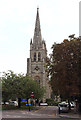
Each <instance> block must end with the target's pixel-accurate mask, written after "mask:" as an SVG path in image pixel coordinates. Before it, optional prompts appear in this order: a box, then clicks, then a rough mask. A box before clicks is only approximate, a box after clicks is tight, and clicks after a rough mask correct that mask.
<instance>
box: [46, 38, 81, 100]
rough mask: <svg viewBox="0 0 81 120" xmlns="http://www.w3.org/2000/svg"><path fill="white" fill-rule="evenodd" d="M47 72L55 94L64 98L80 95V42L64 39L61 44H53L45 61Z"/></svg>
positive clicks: (75, 39)
mask: <svg viewBox="0 0 81 120" xmlns="http://www.w3.org/2000/svg"><path fill="white" fill-rule="evenodd" d="M47 71H48V73H49V75H50V79H51V82H50V83H51V86H52V89H53V91H54V93H55V94H60V95H61V96H63V97H64V98H71V97H72V96H75V97H76V96H77V97H78V96H80V94H81V40H80V39H79V38H71V39H70V40H68V39H65V40H64V41H63V42H62V43H60V44H56V43H54V44H53V46H52V54H51V55H50V59H47Z"/></svg>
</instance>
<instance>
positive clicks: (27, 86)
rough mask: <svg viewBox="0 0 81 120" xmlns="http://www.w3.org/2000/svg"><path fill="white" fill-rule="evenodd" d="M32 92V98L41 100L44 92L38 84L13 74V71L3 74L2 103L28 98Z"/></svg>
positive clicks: (21, 75) (30, 79)
mask: <svg viewBox="0 0 81 120" xmlns="http://www.w3.org/2000/svg"><path fill="white" fill-rule="evenodd" d="M32 92H34V98H37V99H38V98H42V97H43V95H44V92H45V89H44V88H40V86H39V84H38V83H37V82H36V81H34V80H32V78H30V77H29V76H24V75H23V74H18V75H17V74H15V73H14V72H13V71H8V72H4V73H3V77H2V99H3V101H8V100H9V99H11V100H16V99H17V98H30V97H31V93H32Z"/></svg>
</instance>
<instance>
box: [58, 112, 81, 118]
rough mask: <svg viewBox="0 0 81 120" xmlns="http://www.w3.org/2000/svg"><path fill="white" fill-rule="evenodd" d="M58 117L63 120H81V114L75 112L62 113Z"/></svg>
mask: <svg viewBox="0 0 81 120" xmlns="http://www.w3.org/2000/svg"><path fill="white" fill-rule="evenodd" d="M58 116H59V117H61V118H72V119H73V118H74V119H75V118H76V119H80V120H81V114H79V113H78V112H75V111H74V110H71V111H70V112H69V113H60V114H59V115H58Z"/></svg>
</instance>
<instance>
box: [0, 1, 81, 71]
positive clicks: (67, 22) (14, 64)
mask: <svg viewBox="0 0 81 120" xmlns="http://www.w3.org/2000/svg"><path fill="white" fill-rule="evenodd" d="M79 1H80V0H0V72H3V71H5V72H6V71H7V70H12V71H14V72H15V73H21V72H22V73H26V71H27V58H28V57H29V50H30V39H31V38H33V35H34V28H35V20H36V13H37V7H39V16H40V24H41V33H42V38H43V39H44V40H45V41H46V46H47V50H48V54H50V53H51V46H52V44H53V43H54V42H57V43H60V42H62V41H63V40H64V39H67V38H68V36H69V35H71V34H75V36H76V37H78V36H79Z"/></svg>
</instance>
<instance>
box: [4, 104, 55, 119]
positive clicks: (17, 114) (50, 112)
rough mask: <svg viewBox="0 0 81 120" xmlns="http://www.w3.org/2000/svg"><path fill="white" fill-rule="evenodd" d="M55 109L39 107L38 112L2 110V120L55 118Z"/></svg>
mask: <svg viewBox="0 0 81 120" xmlns="http://www.w3.org/2000/svg"><path fill="white" fill-rule="evenodd" d="M56 115H57V107H52V106H40V107H38V110H31V111H28V110H4V111H3V112H2V118H54V117H55V118H57V116H56Z"/></svg>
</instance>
